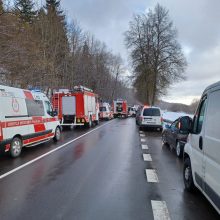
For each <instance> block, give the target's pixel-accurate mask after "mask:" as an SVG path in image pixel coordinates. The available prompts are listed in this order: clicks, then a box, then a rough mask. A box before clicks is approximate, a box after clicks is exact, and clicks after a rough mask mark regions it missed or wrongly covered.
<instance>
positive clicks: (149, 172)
mask: <svg viewBox="0 0 220 220" xmlns="http://www.w3.org/2000/svg"><path fill="white" fill-rule="evenodd" d="M145 171H146V176H147V182H149V183H158V182H159V179H158V176H157V173H156V170H153V169H146V170H145Z"/></svg>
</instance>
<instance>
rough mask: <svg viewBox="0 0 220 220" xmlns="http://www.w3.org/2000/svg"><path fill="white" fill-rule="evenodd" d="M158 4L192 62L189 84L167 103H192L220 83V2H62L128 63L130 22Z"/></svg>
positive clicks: (177, 87)
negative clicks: (165, 9)
mask: <svg viewBox="0 0 220 220" xmlns="http://www.w3.org/2000/svg"><path fill="white" fill-rule="evenodd" d="M157 2H159V3H160V4H161V5H163V6H165V7H166V8H167V9H168V10H169V12H170V17H171V19H172V20H173V22H174V25H175V26H176V28H177V29H178V33H179V34H178V39H179V42H180V43H181V45H182V48H183V50H184V53H185V55H186V57H187V61H188V68H187V70H186V77H187V80H186V81H184V82H180V83H178V84H176V85H175V86H172V88H171V89H170V90H169V93H168V95H167V96H166V97H164V100H167V101H171V102H183V103H190V102H191V100H192V99H193V98H195V97H199V96H200V95H201V93H202V91H203V90H204V89H205V87H206V86H208V85H209V84H211V83H213V82H216V81H219V80H220V28H219V21H220V0H212V1H210V0H193V1H192V0H184V1H181V0H157V1H156V0H73V1H71V0H61V5H62V7H63V8H64V10H65V12H66V13H67V16H68V18H69V19H77V20H78V22H79V23H80V25H81V26H82V27H83V29H85V30H88V31H90V32H91V33H92V34H94V35H95V37H96V38H98V39H99V40H101V41H104V42H105V43H106V44H107V46H108V48H109V49H111V50H112V51H113V53H116V54H117V53H120V54H121V56H122V58H123V59H124V60H127V59H128V52H127V50H126V48H125V45H124V36H123V33H124V32H125V31H126V30H127V29H128V23H129V21H130V20H131V19H132V16H133V14H135V13H142V12H145V11H147V9H148V8H152V7H154V6H155V5H156V3H157Z"/></svg>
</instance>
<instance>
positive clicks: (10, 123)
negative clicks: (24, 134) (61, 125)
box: [1, 118, 58, 128]
mask: <svg viewBox="0 0 220 220" xmlns="http://www.w3.org/2000/svg"><path fill="white" fill-rule="evenodd" d="M54 121H58V119H55V118H41V119H37V120H36V119H32V120H19V121H5V122H1V127H2V128H12V127H17V126H25V125H35V124H41V123H47V122H54Z"/></svg>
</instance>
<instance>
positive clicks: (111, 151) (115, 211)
mask: <svg viewBox="0 0 220 220" xmlns="http://www.w3.org/2000/svg"><path fill="white" fill-rule="evenodd" d="M139 141H140V140H139V133H138V131H137V128H136V125H135V120H133V119H124V120H123V119H122V120H120V119H117V120H114V121H112V122H111V123H110V124H107V125H106V126H103V127H102V128H100V129H98V130H96V131H95V132H93V133H91V134H88V135H86V136H84V137H83V138H81V139H79V140H77V141H75V142H74V143H71V144H69V145H68V147H65V148H63V149H62V150H59V151H57V152H55V153H53V154H51V155H49V156H47V157H45V158H43V159H41V160H39V161H37V162H36V163H33V164H31V165H30V166H28V167H25V168H24V169H22V170H19V171H18V172H16V173H14V174H12V175H10V176H7V177H6V178H4V179H2V180H1V181H0V196H1V198H2V199H1V201H0V210H1V219H84V220H87V219H90V220H91V219H95V220H97V219H106V220H108V219H111V220H112V219H115V220H117V219H120V220H121V219H132V220H133V219H140V220H142V219H153V215H152V209H151V204H150V200H148V199H147V195H148V194H149V190H151V189H150V188H149V189H148V188H147V187H146V178H145V177H144V168H145V163H144V161H143V159H142V155H141V148H140V142H139ZM18 186H19V187H18ZM18 188H19V189H18ZM9 192H10V193H9Z"/></svg>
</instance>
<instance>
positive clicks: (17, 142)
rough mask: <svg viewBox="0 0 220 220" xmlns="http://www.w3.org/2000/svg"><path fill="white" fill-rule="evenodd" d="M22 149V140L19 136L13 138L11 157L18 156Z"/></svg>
mask: <svg viewBox="0 0 220 220" xmlns="http://www.w3.org/2000/svg"><path fill="white" fill-rule="evenodd" d="M21 150H22V140H21V139H20V138H18V137H15V138H13V140H12V142H11V147H10V155H11V157H14V158H15V157H18V156H19V155H20V154H21Z"/></svg>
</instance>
